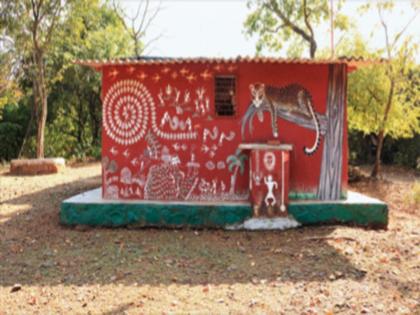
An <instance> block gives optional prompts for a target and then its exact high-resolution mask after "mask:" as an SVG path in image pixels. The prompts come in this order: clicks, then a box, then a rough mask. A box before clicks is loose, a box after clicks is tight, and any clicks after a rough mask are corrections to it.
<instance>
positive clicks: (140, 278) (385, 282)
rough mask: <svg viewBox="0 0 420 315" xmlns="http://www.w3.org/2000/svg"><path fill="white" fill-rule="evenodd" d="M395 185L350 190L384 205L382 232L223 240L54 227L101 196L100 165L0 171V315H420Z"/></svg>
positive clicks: (410, 242)
mask: <svg viewBox="0 0 420 315" xmlns="http://www.w3.org/2000/svg"><path fill="white" fill-rule="evenodd" d="M402 177H403V179H404V180H399V178H398V177H397V178H394V177H392V178H391V177H388V180H389V179H391V180H392V181H388V182H386V181H383V180H382V181H378V182H371V181H363V182H359V183H358V184H356V185H352V187H351V188H352V189H354V190H358V191H361V192H365V193H367V194H369V195H372V196H376V197H380V198H381V199H383V200H385V201H387V202H388V203H389V204H390V224H389V228H388V230H387V231H385V230H366V229H362V228H354V227H345V226H322V227H305V228H299V229H294V230H288V231H283V232H280V231H277V232H231V231H221V230H200V231H194V230H158V229H140V230H130V229H99V228H97V229H86V228H83V227H76V228H68V227H64V226H61V225H60V224H59V221H58V211H59V205H60V202H61V201H62V200H63V199H66V198H68V197H70V196H72V195H75V194H77V193H79V192H82V191H84V190H87V189H91V188H95V187H97V186H99V184H100V166H99V164H89V165H85V166H79V167H72V168H67V169H66V170H65V171H64V172H63V173H62V174H58V175H45V176H38V177H16V176H10V175H8V174H7V170H6V169H3V170H0V314H2V315H3V314H43V315H44V314H108V315H111V314H176V313H179V314H186V313H191V314H203V313H204V314H205V313H212V314H229V313H230V314H254V313H255V314H420V304H419V303H420V285H419V284H420V251H419V249H420V246H419V245H420V235H419V234H420V219H419V208H420V205H419V204H417V205H416V204H415V203H414V201H413V198H412V195H411V194H412V187H413V185H414V184H413V183H414V181H415V180H416V178H415V177H407V176H402ZM385 178H387V176H385ZM406 178H410V180H405V179H406ZM417 180H418V179H417Z"/></svg>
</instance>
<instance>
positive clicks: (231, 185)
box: [229, 166, 239, 195]
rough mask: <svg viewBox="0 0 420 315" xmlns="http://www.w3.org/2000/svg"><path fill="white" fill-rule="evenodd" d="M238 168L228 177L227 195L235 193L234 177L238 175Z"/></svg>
mask: <svg viewBox="0 0 420 315" xmlns="http://www.w3.org/2000/svg"><path fill="white" fill-rule="evenodd" d="M238 170H239V166H236V167H235V170H234V171H233V174H232V175H231V177H230V190H229V193H230V194H231V195H233V194H234V193H235V184H236V176H237V175H238Z"/></svg>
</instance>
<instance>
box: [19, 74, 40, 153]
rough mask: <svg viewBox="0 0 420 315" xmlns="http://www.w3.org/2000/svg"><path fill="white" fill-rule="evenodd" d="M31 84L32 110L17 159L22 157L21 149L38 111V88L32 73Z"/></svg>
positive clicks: (23, 147)
mask: <svg viewBox="0 0 420 315" xmlns="http://www.w3.org/2000/svg"><path fill="white" fill-rule="evenodd" d="M32 77H33V78H32V85H33V87H34V88H33V92H32V93H33V97H34V104H33V105H32V110H31V117H30V118H29V122H28V125H27V127H26V131H25V136H24V137H23V141H22V145H21V147H20V150H19V154H18V159H20V158H21V157H22V154H23V150H24V149H25V144H26V141H28V138H29V134H30V133H31V129H32V124H33V122H34V119H35V117H37V112H38V96H37V95H38V92H37V91H38V88H37V87H36V86H37V85H36V80H35V75H33V74H32Z"/></svg>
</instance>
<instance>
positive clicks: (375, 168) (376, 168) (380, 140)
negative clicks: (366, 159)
mask: <svg viewBox="0 0 420 315" xmlns="http://www.w3.org/2000/svg"><path fill="white" fill-rule="evenodd" d="M383 143H384V132H383V131H381V132H379V135H378V146H377V147H376V152H375V163H374V164H373V168H372V173H371V174H370V176H371V177H372V178H375V179H376V178H378V175H379V172H380V169H381V154H382V146H383Z"/></svg>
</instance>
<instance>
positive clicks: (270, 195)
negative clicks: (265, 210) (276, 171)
mask: <svg viewBox="0 0 420 315" xmlns="http://www.w3.org/2000/svg"><path fill="white" fill-rule="evenodd" d="M264 183H265V184H266V185H267V189H268V192H267V195H266V196H265V199H264V202H265V204H266V206H267V207H268V206H269V205H270V203H269V200H270V199H272V200H273V202H272V203H271V206H274V205H275V204H276V197H274V192H273V191H274V189H277V188H278V187H279V186H278V184H277V182H276V181H275V180H273V176H271V175H268V176H266V177H264Z"/></svg>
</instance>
